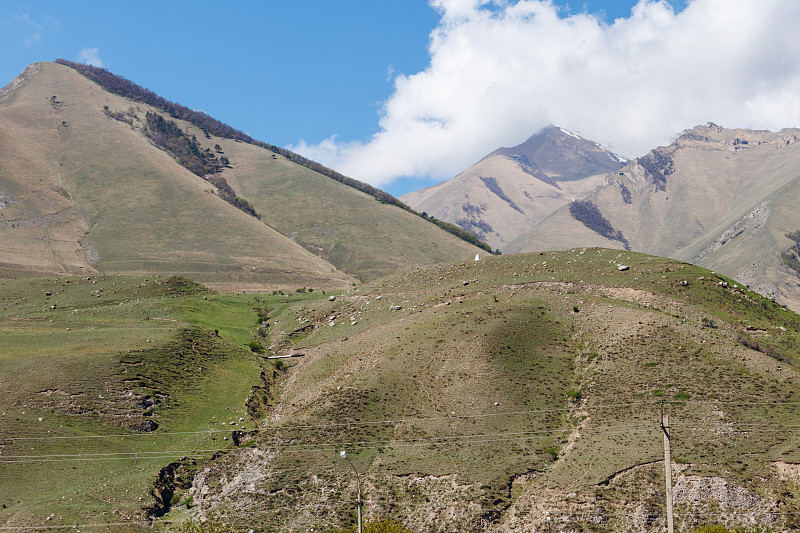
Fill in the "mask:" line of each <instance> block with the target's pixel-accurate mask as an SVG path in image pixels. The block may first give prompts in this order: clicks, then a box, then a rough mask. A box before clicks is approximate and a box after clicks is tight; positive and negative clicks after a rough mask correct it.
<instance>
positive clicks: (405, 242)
mask: <svg viewBox="0 0 800 533" xmlns="http://www.w3.org/2000/svg"><path fill="white" fill-rule="evenodd" d="M187 129H188V130H189V131H192V132H195V131H196V132H197V135H198V137H199V136H200V133H201V132H200V131H199V130H197V129H196V128H193V127H189V126H188V125H187ZM207 142H208V143H209V144H214V145H216V144H219V146H220V147H221V148H222V151H223V152H224V154H225V156H226V157H228V158H229V159H230V161H231V165H232V166H233V168H231V169H226V170H225V171H224V172H223V176H225V178H226V179H227V180H228V182H229V183H230V184H231V185H232V186H233V187H234V189H235V190H236V191H237V192H238V193H239V195H240V196H242V197H244V198H246V199H248V200H249V201H250V202H252V204H253V206H254V207H255V209H256V211H258V213H259V214H260V215H261V217H262V221H263V222H265V223H266V224H268V225H270V226H271V227H273V228H275V229H277V230H278V231H280V232H281V233H282V234H284V235H286V236H288V237H290V238H292V239H293V240H294V241H296V242H297V243H299V244H301V245H302V246H303V247H304V248H306V249H307V250H309V251H310V252H312V253H314V254H316V255H319V256H320V257H322V258H324V259H326V260H327V261H330V262H331V263H332V264H334V265H335V266H336V267H337V268H338V269H340V270H342V271H344V272H347V273H350V274H352V275H353V276H355V277H357V278H359V279H362V280H371V279H375V278H378V277H382V276H386V275H388V274H391V273H395V272H398V271H401V270H406V269H409V268H414V267H417V266H424V265H429V264H433V263H441V262H446V261H453V260H457V259H466V258H474V257H475V254H477V253H480V254H481V255H486V252H485V251H484V250H481V249H479V248H477V247H475V246H473V245H471V244H469V243H467V242H464V241H463V240H461V239H458V238H456V237H454V236H453V235H450V234H449V233H446V232H444V231H442V230H441V229H439V228H438V227H437V226H435V225H434V224H431V223H430V222H428V221H426V220H425V219H423V218H420V217H418V216H416V215H413V214H411V213H409V212H408V211H405V210H403V209H400V208H398V207H397V206H394V205H391V204H384V203H380V202H378V201H376V200H375V198H373V197H372V196H369V195H367V194H365V193H363V192H359V191H357V190H355V189H353V188H352V187H348V186H346V185H343V184H341V183H339V182H337V181H334V180H332V179H330V178H328V177H326V176H323V175H322V174H319V173H317V172H314V171H312V170H310V169H308V168H305V167H302V166H300V165H297V164H296V163H293V162H292V161H289V160H288V159H286V158H285V157H283V156H282V155H276V154H275V153H274V152H271V151H269V150H266V149H264V148H261V147H258V146H253V145H250V144H246V143H241V142H236V141H233V140H230V139H223V138H219V137H215V136H213V135H212V138H211V140H208V141H207ZM273 156H275V158H273Z"/></svg>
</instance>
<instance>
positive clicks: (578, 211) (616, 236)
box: [569, 200, 631, 250]
mask: <svg viewBox="0 0 800 533" xmlns="http://www.w3.org/2000/svg"><path fill="white" fill-rule="evenodd" d="M569 213H570V214H571V215H572V216H573V218H575V219H576V220H578V221H579V222H581V223H582V224H583V225H584V226H586V227H587V228H589V229H590V230H592V231H594V232H595V233H599V234H600V235H602V236H603V237H606V238H607V239H611V240H612V241H619V242H621V243H622V245H623V246H624V247H625V249H626V250H630V249H631V247H630V244H629V243H628V239H626V238H625V237H623V236H622V232H621V231H619V230H615V229H614V226H612V225H611V222H609V221H608V220H607V219H606V217H604V216H603V214H602V213H601V212H600V209H598V208H597V206H596V205H594V204H593V203H592V202H591V201H589V200H575V201H574V202H572V203H571V204H569Z"/></svg>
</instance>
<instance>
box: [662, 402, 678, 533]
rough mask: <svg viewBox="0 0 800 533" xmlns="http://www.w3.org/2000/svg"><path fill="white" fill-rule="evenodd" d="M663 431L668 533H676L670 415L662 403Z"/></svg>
mask: <svg viewBox="0 0 800 533" xmlns="http://www.w3.org/2000/svg"><path fill="white" fill-rule="evenodd" d="M661 430H662V431H663V432H664V472H665V473H666V474H667V532H668V533H674V531H675V526H674V525H673V516H672V457H670V449H669V413H664V402H661Z"/></svg>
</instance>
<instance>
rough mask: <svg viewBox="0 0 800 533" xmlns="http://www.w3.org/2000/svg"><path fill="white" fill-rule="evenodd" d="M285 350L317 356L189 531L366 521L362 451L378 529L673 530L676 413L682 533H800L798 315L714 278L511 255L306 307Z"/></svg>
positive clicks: (296, 375)
mask: <svg viewBox="0 0 800 533" xmlns="http://www.w3.org/2000/svg"><path fill="white" fill-rule="evenodd" d="M620 265H622V266H623V267H627V268H622V267H621V266H620ZM621 268H622V269H621ZM273 331H274V332H275V336H274V337H273V342H274V343H275V348H276V350H278V351H279V352H280V351H281V350H288V349H290V348H291V349H292V350H294V351H300V352H302V353H305V354H306V355H305V357H304V358H302V359H291V360H289V361H292V363H290V364H291V365H292V366H291V368H290V370H289V372H288V373H287V375H286V378H285V381H284V384H283V388H284V393H283V394H282V396H281V398H280V401H279V403H278V404H277V405H276V406H275V407H274V409H273V410H272V411H271V414H270V416H269V417H268V418H267V419H266V420H265V422H264V425H263V427H262V428H261V429H260V430H259V432H258V433H257V434H256V435H255V440H254V441H253V442H252V443H250V444H249V445H248V446H247V447H245V448H241V449H239V450H237V451H235V452H232V453H230V454H227V455H226V456H225V457H224V458H220V459H219V460H217V461H215V462H213V463H211V464H210V465H208V466H207V467H205V468H203V469H202V470H201V471H200V472H199V473H198V475H197V477H196V478H195V483H194V488H193V489H192V490H191V491H189V492H188V493H187V494H188V495H189V496H191V498H192V500H191V502H188V503H189V509H187V510H186V511H185V512H188V513H190V514H194V515H196V516H200V517H203V518H216V519H218V520H221V521H224V522H227V523H229V524H231V525H233V526H235V527H239V528H241V529H246V528H253V529H254V530H255V531H273V530H281V531H309V530H310V529H311V528H312V527H313V528H315V529H319V528H321V527H324V525H326V524H328V525H330V524H341V523H344V524H347V523H352V522H351V520H352V519H353V518H352V512H353V510H354V507H353V505H354V504H353V502H354V501H355V497H356V490H357V486H356V481H355V479H354V473H353V471H352V469H351V467H350V465H349V464H348V463H346V462H345V461H343V460H342V459H341V458H339V456H338V453H339V451H340V450H342V449H345V450H347V451H348V453H349V455H350V457H351V459H352V461H353V465H354V466H355V468H356V469H357V470H358V471H359V473H360V476H361V484H362V486H363V490H364V495H365V500H366V502H367V503H366V513H367V514H369V515H389V516H392V517H396V518H400V519H402V520H403V521H405V522H406V523H407V524H409V525H411V526H412V527H413V528H414V529H416V530H419V531H468V530H474V531H494V530H501V531H530V530H531V529H533V528H535V529H539V528H541V527H544V525H545V517H546V516H551V518H553V519H554V520H555V523H554V524H552V527H553V529H554V530H558V531H567V530H570V531H572V530H577V531H590V530H598V531H600V530H602V531H607V530H634V529H637V530H644V531H649V530H656V529H659V528H663V527H664V526H665V517H664V513H665V507H664V500H663V490H664V489H663V484H664V478H663V442H662V433H661V429H660V427H659V420H660V404H661V402H664V404H665V408H666V409H667V410H668V412H669V413H670V414H671V417H672V418H671V419H672V427H673V442H672V453H673V458H674V461H675V462H674V464H673V469H674V479H675V508H676V516H678V520H679V522H678V523H679V524H680V527H681V528H682V529H688V528H690V527H694V526H697V525H701V524H704V523H711V522H724V523H728V524H730V525H743V524H753V523H757V524H762V525H767V526H770V527H773V528H775V529H778V530H780V529H782V528H785V527H795V526H796V520H797V519H796V516H797V515H796V514H795V513H796V511H797V510H798V505H797V502H796V501H795V499H794V496H791V495H792V494H796V491H797V486H796V483H797V480H798V477H797V472H800V466H798V463H800V455H798V453H797V445H798V444H799V442H798V440H797V438H798V437H797V436H796V434H795V433H794V431H793V429H792V428H793V427H794V422H793V421H794V419H795V418H796V417H797V415H798V400H799V399H800V386H799V385H798V383H799V382H798V378H800V375H798V372H797V370H796V368H797V364H798V353H800V352H798V342H799V341H798V337H797V334H798V332H800V317H798V316H797V315H796V314H794V313H792V312H791V311H787V310H786V309H785V308H782V307H780V306H779V305H776V304H775V303H773V302H771V301H769V300H766V299H764V298H761V297H760V296H758V295H757V294H755V293H754V292H752V291H750V290H749V289H746V288H745V287H743V286H740V285H738V284H736V283H735V282H734V281H733V280H730V279H727V278H724V277H721V276H717V275H714V274H712V273H711V272H709V271H707V270H705V269H702V268H699V267H695V266H692V265H689V264H686V263H682V262H680V261H675V260H667V259H662V258H657V257H652V256H647V255H642V254H637V253H632V252H624V251H618V250H608V249H576V250H572V251H567V252H557V253H556V252H553V253H551V252H547V253H534V254H527V255H520V256H514V257H510V256H503V257H493V258H489V259H486V260H481V261H477V262H475V261H470V262H465V263H463V264H451V265H446V266H439V267H432V268H427V269H421V270H416V271H414V272H410V273H408V274H405V275H402V276H398V277H392V278H387V279H385V280H380V281H376V282H373V283H369V284H366V285H364V286H362V287H360V288H358V289H355V290H352V291H349V292H348V293H346V294H344V295H342V296H340V297H337V298H336V300H335V301H328V300H325V301H319V302H316V303H312V302H306V303H304V304H303V306H302V307H300V306H297V307H294V308H291V309H287V310H286V311H285V312H283V313H282V314H281V315H280V316H279V317H277V319H276V322H275V328H274V330H273ZM281 332H282V333H281ZM176 516H177V515H176Z"/></svg>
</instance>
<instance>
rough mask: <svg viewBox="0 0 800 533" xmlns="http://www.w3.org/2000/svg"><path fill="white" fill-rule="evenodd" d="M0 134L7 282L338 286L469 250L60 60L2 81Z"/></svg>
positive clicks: (471, 250)
mask: <svg viewBox="0 0 800 533" xmlns="http://www.w3.org/2000/svg"><path fill="white" fill-rule="evenodd" d="M158 128H160V129H158ZM162 130H163V131H162ZM158 135H162V137H163V138H162V139H157V136H158ZM170 135H171V137H170ZM0 140H2V143H0V232H2V240H0V246H2V248H3V250H2V251H3V254H2V265H0V275H3V276H20V275H25V276H31V275H47V274H51V273H53V274H74V273H84V272H94V271H100V272H104V273H129V272H132V273H138V272H143V273H147V272H154V273H157V272H165V273H181V274H185V275H188V276H191V277H193V278H195V279H198V280H200V281H204V282H210V283H228V284H231V283H232V284H235V285H237V286H246V285H264V284H268V285H275V284H280V285H285V284H290V285H301V286H302V285H311V286H314V285H317V286H319V285H323V286H342V285H349V284H350V283H352V282H353V281H354V279H372V278H375V277H377V276H382V275H386V274H388V273H392V272H397V271H398V270H403V269H406V268H411V267H415V266H420V265H427V264H431V263H436V262H441V261H451V260H457V259H462V258H468V257H474V255H475V254H476V253H477V252H478V251H479V250H478V249H477V248H476V247H474V246H472V245H471V244H468V243H466V242H464V241H462V240H460V239H458V238H456V237H454V236H453V235H450V234H448V233H446V232H444V231H442V230H441V229H439V228H438V227H436V226H435V225H434V224H431V223H430V222H429V221H427V220H424V219H423V218H421V217H418V216H415V215H414V214H413V213H409V212H408V211H405V210H403V209H400V208H399V207H397V206H393V205H387V204H383V203H380V202H378V201H376V199H375V198H373V197H372V196H369V195H367V194H364V193H363V192H360V191H358V190H355V189H354V188H352V187H348V186H346V185H343V184H342V183H339V182H337V181H335V180H333V179H330V178H329V177H326V176H323V175H322V174H320V173H318V172H315V171H314V170H312V169H310V168H306V167H304V166H301V165H299V164H297V163H295V162H292V161H289V160H288V159H286V158H285V157H284V156H283V155H278V154H276V153H274V152H273V151H270V150H268V149H266V148H264V147H263V146H257V145H254V144H247V143H243V142H238V141H236V140H233V139H227V138H222V137H218V136H215V135H211V134H209V133H208V132H207V131H203V130H202V129H201V128H199V127H197V126H195V125H193V124H190V123H188V122H186V121H184V120H179V119H177V118H174V117H172V116H170V115H169V114H168V113H167V112H166V111H165V110H164V109H160V108H157V107H153V106H151V105H148V104H145V103H142V102H137V101H133V100H131V99H128V98H125V97H123V96H120V95H118V94H113V93H111V92H109V91H108V90H106V89H104V88H103V87H100V86H99V85H97V84H96V83H94V82H92V81H90V80H88V79H87V78H86V77H84V76H82V75H81V74H79V73H78V72H77V71H76V70H73V69H72V68H69V67H68V66H64V65H57V64H52V63H39V64H35V65H32V66H31V67H29V68H28V69H26V72H25V74H24V75H23V76H20V77H19V78H18V79H17V80H15V81H14V82H13V83H12V84H9V85H8V86H7V87H6V88H5V89H3V91H2V93H1V94H0ZM181 150H184V152H181ZM187 158H194V160H193V161H191V162H190V163H192V164H194V167H192V166H191V165H190V164H187V162H186V159H187ZM198 161H200V163H198ZM179 163H181V164H179ZM182 165H183V166H182ZM198 165H199V167H198ZM204 165H205V168H206V169H208V168H211V170H208V172H206V174H205V175H203V174H204V171H203V168H204ZM209 165H210V166H209ZM189 168H194V169H195V170H193V171H190V170H188V169H189ZM198 168H199V170H197V169H198ZM226 200H227V201H226ZM237 206H238V207H240V209H237V208H236V207H237ZM248 213H250V214H248ZM254 213H255V214H257V215H259V216H260V220H259V218H258V217H255V216H252V214H254ZM345 272H347V274H346V273H345ZM348 274H350V275H352V276H354V278H353V277H351V276H350V275H348Z"/></svg>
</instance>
